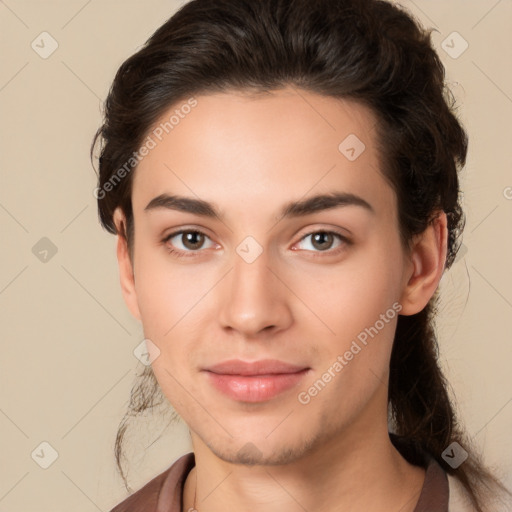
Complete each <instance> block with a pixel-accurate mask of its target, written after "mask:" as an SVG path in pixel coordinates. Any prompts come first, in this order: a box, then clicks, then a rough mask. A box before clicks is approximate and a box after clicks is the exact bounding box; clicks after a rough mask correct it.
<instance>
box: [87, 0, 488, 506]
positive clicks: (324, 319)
mask: <svg viewBox="0 0 512 512" xmlns="http://www.w3.org/2000/svg"><path fill="white" fill-rule="evenodd" d="M453 107H454V105H453V100H452V97H451V95H450V93H449V91H448V90H447V89H446V87H445V83H444V68H443V66H442V64H441V62H440V59H439V57H438V55H437V54H436V52H435V51H434V49H433V48H432V45H431V42H430V34H429V33H428V32H426V31H424V30H422V29H421V28H420V27H419V25H418V24H417V23H416V22H415V21H414V20H413V18H412V17H411V16H410V14H408V13H406V12H405V11H403V10H402V9H400V8H399V7H397V6H396V5H393V4H391V3H389V2H385V1H380V0H364V1H363V0H321V1H317V2H314V3H312V2H309V1H307V0H293V1H292V0H261V1H257V2H254V1H249V0H219V1H217V2H215V3H211V2H207V1H205V0H193V1H191V2H189V3H187V4H186V5H184V6H183V7H182V8H181V9H180V10H179V11H178V12H177V13H176V14H175V15H174V16H173V17H172V18H171V19H170V20H169V21H167V22H166V23H165V24H164V25H163V26H162V27H160V28H159V29H158V30H157V31H156V32H155V33H154V35H153V36H152V37H151V38H150V39H149V40H148V41H147V43H146V45H145V46H144V47H143V48H142V49H141V50H139V51H138V52H137V53H136V54H135V55H133V56H132V57H130V58H129V59H128V60H127V61H126V62H125V63H124V64H123V65H122V66H121V68H120V69H119V71H118V72H117V75H116V77H115V80H114V83H113V86H112V89H111V91H110V93H109V96H108V98H107V101H106V112H105V122H104V124H103V126H102V127H101V128H100V130H99V131H98V133H97V135H96V138H97V139H98V138H99V139H100V140H101V141H102V145H101V154H100V160H99V162H100V163H99V184H98V189H97V191H96V195H97V198H98V208H99V214H100V219H101V222H102V223H103V225H104V227H105V228H106V229H107V230H108V231H110V232H111V233H114V234H117V235H118V258H119V264H120V270H121V283H122V289H123V293H124V296H125V300H126V302H127V305H128V307H129V309H130V311H131V312H132V314H133V315H134V316H135V317H136V318H138V319H139V320H141V322H142V325H143V329H144V336H145V338H147V339H149V340H151V347H150V352H151V350H153V353H154V357H155V358H154V360H153V362H152V366H151V367H148V368H147V369H146V370H145V373H144V377H145V378H146V381H145V382H148V380H149V382H150V386H149V393H147V395H146V396H147V406H148V407H149V406H151V404H152V399H151V397H152V396H154V395H155V394H156V393H157V392H158V390H159V388H160V389H161V391H162V392H163V394H164V395H165V396H166V398H167V399H168V401H169V402H170V403H171V404H172V406H173V407H174V409H175V410H176V411H177V412H178V414H179V415H180V416H181V417H182V418H183V420H184V421H185V422H186V423H187V424H188V425H189V427H190V429H191V432H192V433H193V436H195V438H196V439H197V440H198V441H199V440H200V441H201V442H203V443H204V444H205V445H207V446H208V447H209V448H210V449H211V450H212V451H213V452H214V453H215V454H216V455H218V456H219V457H221V458H223V459H224V460H229V461H232V462H240V463H249V464H251V463H258V462H262V461H264V462H265V463H268V464H278V463H286V462H289V461H292V460H294V459H296V458H298V457H301V456H305V455H307V453H308V452H309V451H311V450H313V449H317V448H318V447H319V446H327V445H328V443H329V440H334V439H336V436H339V434H340V432H345V433H346V434H347V435H350V436H353V437H354V442H357V437H358V436H362V435H365V433H366V434H369V432H370V431H371V429H372V428H387V424H388V420H389V421H390V423H391V424H392V425H393V429H394V431H395V432H396V434H397V435H399V436H402V437H405V438H408V439H410V440H412V441H414V442H415V443H417V444H418V445H420V446H422V447H423V448H424V449H426V450H428V451H430V452H431V453H432V454H433V455H434V456H435V457H436V458H437V460H438V461H439V462H440V464H441V465H442V466H443V467H445V469H446V470H447V471H449V472H450V473H455V470H453V469H452V468H451V467H450V466H449V465H447V464H446V463H445V462H444V460H443V459H442V457H441V453H442V451H443V450H444V449H445V448H446V447H447V446H448V445H449V444H450V443H451V442H452V441H453V440H455V439H459V440H461V441H465V439H464V437H463V433H462V431H461V429H460V428H459V427H458V426H457V424H456V421H455V416H454V413H453V410H452V406H451V403H450V400H449V398H448V394H447V390H446V383H445V381H444V378H443V376H442V373H441V371H440V369H439V366H438V363H437V344H436V338H435V334H434V329H433V320H434V318H433V312H434V306H435V297H436V290H437V286H438V283H439V280H440V278H441V276H442V273H443V272H444V271H445V270H446V269H447V268H449V267H450V265H451V264H452V262H453V260H454V258H455V256H456V253H457V250H458V245H459V239H460V235H461V232H462V228H463V222H464V220H463V214H462V211H461V207H460V203H459V181H458V171H459V170H460V169H461V167H462V166H463V165H464V163H465V158H466V152H467V137H466V133H465V131H464V129H463V127H462V126H461V124H460V123H459V121H458V120H457V118H456V116H455V114H454V109H453ZM336 194H338V197H337V198H336V197H335V196H336ZM178 196H179V197H178ZM183 197H185V198H186V200H183ZM186 210H187V211H186ZM180 231H184V232H185V233H179V232H180ZM339 356H341V359H340V357H339ZM233 358H239V359H242V360H246V361H252V360H260V359H279V360H282V361H286V362H288V363H291V364H294V365H297V366H299V367H300V368H304V369H305V375H304V377H303V378H302V380H301V383H300V385H299V388H293V390H292V391H289V392H283V393H280V394H278V395H275V396H273V397H272V398H271V399H269V400H264V401H252V400H249V399H248V400H245V401H240V400H233V399H232V398H230V397H228V396H227V395H225V394H222V393H220V392H219V391H218V390H217V389H216V388H215V387H214V386H212V385H211V383H210V381H209V376H208V375H207V372H205V371H204V370H206V369H209V368H211V367H212V366H213V365H215V364H216V363H219V362H222V361H225V360H228V359H233ZM336 363H337V364H336ZM411 390H412V391H411ZM205 404H209V405H208V408H207V409H208V410H206V409H205V407H204V405H205ZM388 409H389V417H388ZM291 410H293V415H292V416H290V420H289V421H287V420H285V417H286V415H287V414H289V413H290V411H291ZM292 417H293V419H292ZM376 418H377V423H375V421H373V420H375V419H376ZM283 420H285V421H283ZM280 422H282V423H281V424H280ZM277 424H280V427H279V428H278V429H276V430H275V431H273V433H272V436H268V433H269V432H271V431H272V429H273V428H274V427H275V425H277ZM297 424H300V425H301V429H297V428H296V425H297ZM377 425H378V427H377ZM356 426H358V428H355V427H356ZM123 428H124V427H123ZM122 431H124V430H122ZM118 441H120V438H118ZM248 446H251V449H250V450H249V449H248V448H247V447H248ZM119 447H120V443H118V448H119ZM118 454H119V452H118ZM118 460H119V459H118ZM475 460H476V459H475ZM479 470H480V469H479V467H478V464H477V463H475V466H471V464H467V465H466V467H465V468H464V467H462V466H461V467H460V468H459V469H458V470H457V476H459V478H460V479H461V481H462V482H463V483H465V484H466V485H467V487H468V489H470V488H472V486H471V485H470V483H471V475H472V474H473V473H472V471H473V472H475V471H479ZM482 471H483V469H482ZM472 492H473V491H472ZM474 498H475V503H476V502H477V496H476V493H474Z"/></svg>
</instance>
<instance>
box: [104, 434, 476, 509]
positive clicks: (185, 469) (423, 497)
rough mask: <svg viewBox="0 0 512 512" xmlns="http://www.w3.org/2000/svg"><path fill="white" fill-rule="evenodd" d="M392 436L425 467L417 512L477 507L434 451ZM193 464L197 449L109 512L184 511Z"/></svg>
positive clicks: (407, 455) (405, 454)
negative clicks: (442, 464)
mask: <svg viewBox="0 0 512 512" xmlns="http://www.w3.org/2000/svg"><path fill="white" fill-rule="evenodd" d="M390 438H391V440H392V442H393V444H394V445H395V447H396V448H397V449H398V450H399V451H400V453H401V454H402V456H403V457H404V458H405V459H406V460H408V461H409V462H410V463H411V464H416V465H420V466H423V467H424V468H425V481H424V483H423V488H422V490H421V493H420V496H419V499H418V502H417V504H416V508H415V509H414V512H473V511H474V510H475V509H474V508H472V507H470V505H469V502H468V501H467V499H466V498H465V496H464V491H463V488H462V486H461V485H460V484H459V483H458V481H456V480H455V478H453V477H451V476H448V475H447V474H446V472H445V471H444V470H443V469H442V468H441V466H440V465H439V464H438V462H437V461H436V460H435V459H434V458H433V457H432V456H431V455H429V454H428V453H426V452H419V451H418V450H417V449H416V448H414V447H413V446H412V445H410V444H408V443H406V442H405V441H403V440H401V439H400V438H398V437H397V436H395V435H394V434H391V435H390ZM194 465H195V457H194V453H192V452H191V453H187V454H185V455H183V456H182V457H180V458H179V459H178V460H177V461H176V462H174V464H172V465H171V466H170V467H169V468H168V469H167V470H165V471H164V472H163V473H161V474H159V475H158V476H156V477H155V478H153V479H152V480H151V481H150V482H148V483H147V484H146V485H145V486H143V487H142V488H141V489H139V490H138V491H136V492H135V493H134V494H132V495H131V496H129V497H128V498H126V499H125V500H124V501H122V502H121V503H119V505H117V506H116V507H114V508H113V509H112V510H111V511H110V512H181V510H182V507H183V504H182V496H183V486H184V484H185V480H186V478H187V475H188V474H189V472H190V470H191V469H192V468H193V467H194ZM450 491H452V492H450Z"/></svg>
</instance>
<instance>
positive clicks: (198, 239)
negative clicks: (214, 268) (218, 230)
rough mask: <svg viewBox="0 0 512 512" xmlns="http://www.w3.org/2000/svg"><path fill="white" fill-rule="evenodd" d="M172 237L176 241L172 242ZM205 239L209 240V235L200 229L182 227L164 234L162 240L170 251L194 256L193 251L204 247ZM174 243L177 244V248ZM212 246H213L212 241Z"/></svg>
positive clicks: (180, 255) (178, 254) (179, 255)
mask: <svg viewBox="0 0 512 512" xmlns="http://www.w3.org/2000/svg"><path fill="white" fill-rule="evenodd" d="M174 239H176V242H173V240H174ZM206 239H208V240H209V237H208V236H207V235H206V234H205V233H203V232H202V231H198V230H196V229H189V230H185V229H182V230H181V231H175V232H174V233H171V234H170V235H168V236H166V237H165V238H164V240H163V242H164V243H165V244H166V245H167V248H168V251H169V252H170V253H173V254H175V255H176V256H178V257H182V256H194V252H199V249H202V248H204V247H203V245H204V242H205V240H206ZM210 241H211V240H210ZM180 244H181V247H180ZM176 245H177V246H178V247H177V248H176ZM212 246H213V247H215V244H213V242H212ZM187 253H192V254H187Z"/></svg>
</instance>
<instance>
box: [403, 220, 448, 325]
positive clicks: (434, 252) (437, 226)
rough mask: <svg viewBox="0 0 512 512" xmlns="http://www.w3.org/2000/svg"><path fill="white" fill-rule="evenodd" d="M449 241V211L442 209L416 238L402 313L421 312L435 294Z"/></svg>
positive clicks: (406, 277)
mask: <svg viewBox="0 0 512 512" xmlns="http://www.w3.org/2000/svg"><path fill="white" fill-rule="evenodd" d="M447 243H448V228H447V219H446V213H445V212H444V211H441V212H440V213H438V215H437V217H436V218H435V219H434V220H433V221H432V222H431V223H430V224H429V226H428V227H427V229H426V230H425V231H424V232H423V233H421V234H419V235H417V236H416V237H415V238H414V240H413V247H412V249H411V253H410V255H409V258H410V265H408V268H407V273H406V274H405V276H404V280H405V287H404V289H403V292H402V297H401V300H400V304H402V310H401V311H400V314H401V315H414V314H416V313H419V312H420V311H421V310H422V309H423V308H424V307H425V306H426V305H427V303H428V301H429V300H430V299H431V298H432V296H433V295H434V293H435V291H436V289H437V286H438V285H439V281H440V280H441V277H442V275H443V272H444V266H445V263H446V251H447Z"/></svg>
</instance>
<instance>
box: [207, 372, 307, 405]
mask: <svg viewBox="0 0 512 512" xmlns="http://www.w3.org/2000/svg"><path fill="white" fill-rule="evenodd" d="M308 371H309V370H308V369H304V370H302V371H300V372H296V373H279V374H271V375H252V376H249V375H224V374H218V373H213V372H209V371H207V372H206V374H207V375H208V378H209V379H210V382H211V383H212V384H213V386H215V387H216V388H217V389H218V390H219V391H221V392H222V393H224V394H225V395H227V396H229V397H230V398H232V399H233V400H238V401H240V402H265V401H267V400H270V399H272V398H274V397H275V396H277V395H279V394H281V393H284V392H285V391H288V390H289V389H291V388H293V387H295V386H296V385H297V384H298V383H299V382H300V381H301V380H302V379H303V378H304V376H305V375H306V373H308Z"/></svg>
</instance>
